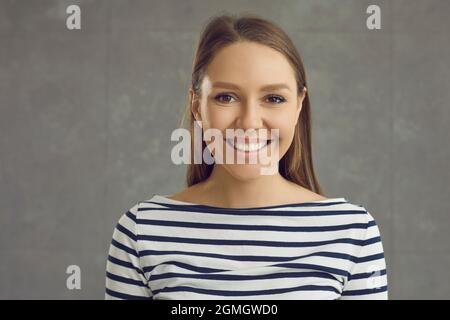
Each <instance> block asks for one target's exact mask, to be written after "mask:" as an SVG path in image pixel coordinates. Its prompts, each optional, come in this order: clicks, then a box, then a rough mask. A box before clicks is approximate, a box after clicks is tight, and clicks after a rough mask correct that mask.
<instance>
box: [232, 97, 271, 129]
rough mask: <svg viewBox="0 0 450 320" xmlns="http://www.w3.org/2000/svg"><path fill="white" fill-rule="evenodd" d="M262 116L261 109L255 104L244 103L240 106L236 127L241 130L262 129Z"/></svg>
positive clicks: (250, 102)
mask: <svg viewBox="0 0 450 320" xmlns="http://www.w3.org/2000/svg"><path fill="white" fill-rule="evenodd" d="M262 116H263V115H262V112H261V108H260V106H259V105H258V104H257V102H252V101H249V102H246V103H244V104H242V105H241V108H240V110H239V114H238V117H237V120H236V126H237V128H239V129H243V130H248V129H258V128H262V127H263V124H264V120H263V117H262Z"/></svg>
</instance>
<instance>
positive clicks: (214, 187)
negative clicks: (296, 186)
mask: <svg viewBox="0 0 450 320" xmlns="http://www.w3.org/2000/svg"><path fill="white" fill-rule="evenodd" d="M288 184H289V182H288V181H287V180H286V179H285V178H284V177H283V176H282V175H281V174H280V173H279V172H277V173H275V174H273V175H260V176H258V177H257V178H254V179H249V180H239V179H237V178H236V177H234V176H233V175H231V174H230V173H229V172H228V171H227V170H226V169H225V168H223V166H221V165H215V166H214V168H213V171H212V173H211V175H210V177H209V178H208V179H207V182H206V184H205V193H206V194H208V195H209V198H214V199H215V201H216V202H219V203H221V205H220V206H223V207H230V208H238V207H254V206H264V205H266V204H267V203H270V202H271V201H276V200H277V199H278V198H279V197H280V196H281V195H280V194H279V193H278V194H277V190H279V191H281V190H282V189H284V188H286V186H287V185H288Z"/></svg>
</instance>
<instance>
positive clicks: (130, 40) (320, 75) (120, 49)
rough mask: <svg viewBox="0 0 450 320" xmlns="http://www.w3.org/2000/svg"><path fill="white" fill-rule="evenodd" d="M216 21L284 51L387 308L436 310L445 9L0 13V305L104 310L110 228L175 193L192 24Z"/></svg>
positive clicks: (444, 137) (444, 210)
mask: <svg viewBox="0 0 450 320" xmlns="http://www.w3.org/2000/svg"><path fill="white" fill-rule="evenodd" d="M71 4H78V5H79V6H80V8H81V30H68V29H67V27H66V18H67V16H68V14H67V13H66V8H67V7H68V6H69V5H71ZM370 4H376V5H378V6H379V7H380V8H381V29H380V30H369V29H368V28H367V27H366V18H367V16H368V14H367V13H366V8H367V7H368V6H369V5H370ZM224 10H225V12H229V13H242V12H250V13H256V14H259V15H261V16H262V17H266V18H269V19H271V20H273V21H275V22H276V23H278V24H280V25H281V26H282V27H283V28H285V30H286V31H287V32H288V33H289V35H290V36H291V37H292V39H293V40H294V42H295V43H296V45H297V46H298V48H299V50H300V52H301V53H302V55H303V58H304V63H305V67H306V72H307V77H308V80H309V92H310V97H311V100H312V113H313V154H314V161H315V168H316V170H317V174H318V177H319V181H320V182H321V184H322V185H323V187H324V189H325V192H326V194H327V196H329V197H345V198H347V199H348V200H350V201H351V202H353V203H357V204H362V205H364V206H365V207H366V208H367V209H368V210H369V211H370V212H371V213H372V215H373V216H374V217H375V219H376V221H377V223H378V224H379V226H380V230H381V234H382V239H383V243H384V248H385V253H386V262H387V265H388V279H389V292H390V298H392V299H418V298H425V299H430V298H447V299H448V298H450V279H449V276H448V270H449V269H450V233H449V232H448V230H450V216H449V213H450V179H449V178H450V170H449V160H450V147H449V142H448V138H449V127H450V126H449V123H450V106H449V101H450V85H449V83H450V61H449V57H450V42H449V41H448V39H449V34H448V33H449V31H450V19H449V17H450V1H447V0H441V1H438V0H433V1H430V0H428V1H421V0H414V1H412V0H394V1H379V0H373V1H361V0H320V1H319V0H303V1H301V0H291V1H273V0H263V1H249V0H247V1H211V0H208V1H200V0H185V1H167V0H165V1H123V0H122V1H118V0H117V1H109V0H103V1H102V0H95V1H75V0H73V1H56V0H55V1H48V0H43V1H17V0H16V1H7V0H0V151H1V158H0V161H1V162H0V165H1V169H0V208H1V209H0V210H1V220H0V223H1V232H0V257H1V258H0V260H1V261H0V298H3V299H5V298H6V299H10V298H31V299H36V298H43V299H51V298H56V299H103V295H104V275H105V261H106V260H105V259H106V254H107V249H108V246H109V243H110V241H111V235H112V230H113V228H114V226H115V224H116V222H117V220H118V218H119V216H120V215H121V214H122V213H124V212H125V211H126V210H127V209H129V208H130V207H131V206H133V205H134V204H135V203H136V202H137V201H141V200H146V199H148V198H149V197H151V195H152V194H153V193H159V194H171V193H174V192H176V191H179V190H181V188H183V186H184V172H185V168H184V167H181V166H180V167H179V166H176V165H174V164H172V163H171V161H170V150H171V148H172V147H173V145H174V144H173V143H172V142H171V141H170V134H171V132H172V130H173V129H175V128H177V126H178V124H179V120H180V116H181V110H182V108H183V106H184V102H185V97H186V93H187V89H188V83H189V77H190V68H191V63H192V57H193V54H194V48H195V45H196V41H197V39H198V36H199V32H200V30H201V27H202V25H203V24H204V22H205V21H206V20H207V19H208V18H209V17H210V16H211V15H214V14H217V13H219V12H223V11H224ZM69 265H77V266H79V267H80V269H81V289H79V290H77V289H75V290H69V289H68V288H67V287H66V279H67V277H68V274H66V268H67V267H68V266H69Z"/></svg>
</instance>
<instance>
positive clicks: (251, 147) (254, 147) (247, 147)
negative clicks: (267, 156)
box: [225, 139, 272, 153]
mask: <svg viewBox="0 0 450 320" xmlns="http://www.w3.org/2000/svg"><path fill="white" fill-rule="evenodd" d="M225 141H226V142H227V144H228V145H229V146H230V147H232V148H234V149H235V150H237V151H240V152H246V153H250V152H257V151H259V150H261V149H263V148H264V147H266V146H268V145H269V144H270V143H271V142H272V140H263V141H258V142H247V143H239V142H236V141H235V140H234V139H225Z"/></svg>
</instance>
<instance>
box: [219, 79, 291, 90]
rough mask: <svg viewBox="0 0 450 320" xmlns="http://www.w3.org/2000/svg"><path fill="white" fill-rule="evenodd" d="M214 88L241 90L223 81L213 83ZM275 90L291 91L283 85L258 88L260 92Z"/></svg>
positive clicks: (276, 84) (277, 84) (275, 84)
mask: <svg viewBox="0 0 450 320" xmlns="http://www.w3.org/2000/svg"><path fill="white" fill-rule="evenodd" d="M212 86H213V87H214V88H226V89H235V90H241V88H240V87H239V86H237V85H235V84H233V83H230V82H223V81H216V82H214V83H213V85H212ZM277 89H288V90H291V88H289V86H288V85H287V84H285V83H273V84H268V85H265V86H262V87H261V88H260V90H261V91H271V90H277Z"/></svg>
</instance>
